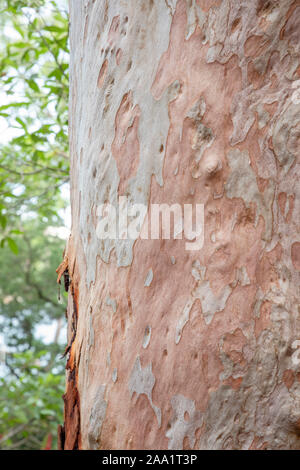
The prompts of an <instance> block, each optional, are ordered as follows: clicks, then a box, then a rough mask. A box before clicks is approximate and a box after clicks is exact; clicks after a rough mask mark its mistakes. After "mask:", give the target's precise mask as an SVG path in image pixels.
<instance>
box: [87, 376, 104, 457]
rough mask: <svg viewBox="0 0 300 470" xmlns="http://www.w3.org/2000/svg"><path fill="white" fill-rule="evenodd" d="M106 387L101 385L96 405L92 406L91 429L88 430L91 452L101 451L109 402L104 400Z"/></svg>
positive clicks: (95, 401)
mask: <svg viewBox="0 0 300 470" xmlns="http://www.w3.org/2000/svg"><path fill="white" fill-rule="evenodd" d="M105 389H106V386H105V385H100V386H99V388H98V390H97V392H96V396H95V400H94V404H93V406H92V410H91V414H90V419H89V428H88V441H89V446H90V449H91V450H97V449H99V445H100V441H99V439H100V433H101V429H102V424H103V421H104V418H105V414H106V408H107V402H106V401H105V399H104V396H105Z"/></svg>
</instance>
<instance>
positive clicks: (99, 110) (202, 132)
mask: <svg viewBox="0 0 300 470" xmlns="http://www.w3.org/2000/svg"><path fill="white" fill-rule="evenodd" d="M70 10H71V11H70V22H71V25H70V41H71V67H70V74H71V88H70V150H71V202H72V234H71V237H70V240H69V243H68V247H67V250H66V257H65V260H64V263H63V267H62V268H61V269H60V271H59V275H61V273H62V272H63V271H66V270H68V273H69V276H70V280H71V283H70V286H69V306H68V325H69V348H68V351H69V353H68V354H69V358H68V362H67V375H68V377H67V389H66V394H65V397H64V398H65V436H64V448H66V449H76V448H82V449H168V448H169V449H265V448H268V449H300V439H299V436H300V393H299V391H300V372H299V364H300V350H299V346H300V327H299V308H298V299H297V296H298V298H299V291H298V285H299V269H300V237H299V227H298V228H297V218H298V214H299V183H298V177H297V175H299V172H298V168H299V166H298V164H299V163H298V162H297V158H298V155H299V148H300V146H299V134H300V131H299V122H300V67H299V47H300V3H299V1H293V0H286V1H279V0H269V1H267V0H251V1H249V0H234V1H232V0H223V1H221V0H129V1H126V2H125V1H108V0H86V1H82V0H73V1H72V2H70ZM297 183H298V184H297ZM120 196H122V197H123V198H124V197H126V198H127V201H128V202H129V203H130V204H133V203H139V204H143V205H145V206H146V207H147V208H148V214H149V213H150V208H152V207H153V206H152V204H163V203H165V204H169V205H172V204H179V205H180V207H183V206H184V204H191V205H193V207H194V206H195V204H199V205H201V204H203V205H204V243H203V246H202V243H200V244H199V246H197V245H196V243H197V240H198V238H197V239H194V241H193V242H191V244H193V243H194V244H195V245H194V246H193V247H192V248H190V249H187V238H188V235H187V233H186V231H185V230H184V232H181V233H183V236H182V239H180V237H177V238H174V237H173V236H171V239H165V238H164V237H163V235H162V233H160V235H159V238H158V239H151V237H150V236H149V238H148V239H145V238H143V237H142V235H141V234H140V235H139V236H138V238H137V239H134V237H133V238H131V239H130V238H127V239H126V237H125V239H122V238H121V237H120V234H119V238H116V239H114V238H113V237H112V236H111V237H110V238H106V239H103V237H101V233H102V232H101V231H100V229H99V219H101V217H104V214H107V213H108V212H107V211H106V212H105V210H106V209H107V208H108V209H109V215H108V218H107V219H106V222H107V224H108V225H107V226H109V227H110V224H113V222H114V213H113V210H112V209H111V208H110V206H109V205H108V204H111V205H113V206H114V207H117V205H118V201H119V197H120ZM123 200H125V199H123ZM99 207H100V209H99ZM184 215H185V214H184ZM174 218H175V216H174ZM129 219H130V217H129ZM118 220H119V219H118ZM130 220H132V217H131V219H130ZM143 220H144V224H143V230H144V229H145V227H146V217H145V219H143ZM107 226H106V228H107ZM174 226H175V221H174V224H173V223H172V224H171V228H172V230H173V228H174ZM110 228H111V227H110ZM151 229H152V223H151ZM100 232H101V233H100ZM195 248H197V249H195Z"/></svg>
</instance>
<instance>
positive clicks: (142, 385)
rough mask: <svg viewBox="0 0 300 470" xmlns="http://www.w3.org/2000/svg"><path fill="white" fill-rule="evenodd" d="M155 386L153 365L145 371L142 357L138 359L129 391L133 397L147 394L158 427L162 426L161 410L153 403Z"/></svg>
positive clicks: (149, 365) (131, 377) (130, 380)
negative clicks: (134, 394)
mask: <svg viewBox="0 0 300 470" xmlns="http://www.w3.org/2000/svg"><path fill="white" fill-rule="evenodd" d="M154 384H155V377H154V375H153V373H152V364H151V362H150V364H148V365H147V366H146V367H145V368H144V369H143V368H142V366H141V361H140V357H139V356H138V357H137V358H136V361H135V363H134V367H133V370H132V372H131V376H130V379H129V391H130V392H131V396H132V395H133V393H134V392H136V394H137V397H136V400H137V398H138V396H139V395H142V394H145V395H147V397H148V400H149V402H150V404H151V407H152V409H153V411H154V413H155V415H156V418H157V422H158V426H159V427H160V426H161V410H160V408H158V407H157V406H155V405H154V404H153V402H152V390H153V387H154Z"/></svg>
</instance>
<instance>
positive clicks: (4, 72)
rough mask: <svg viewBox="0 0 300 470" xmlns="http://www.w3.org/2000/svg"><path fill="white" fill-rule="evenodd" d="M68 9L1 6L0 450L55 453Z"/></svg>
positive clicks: (37, 4)
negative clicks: (57, 272)
mask: <svg viewBox="0 0 300 470" xmlns="http://www.w3.org/2000/svg"><path fill="white" fill-rule="evenodd" d="M67 10H68V5H67V1H65V0H55V1H51V0H26V1H23V0H0V84H1V85H0V449H1V450H4V449H28V450H29V449H45V450H46V449H55V448H56V444H57V438H56V434H57V426H58V424H60V423H62V422H63V400H62V394H63V393H64V371H65V359H64V358H62V355H63V352H64V348H65V345H66V319H65V311H66V303H67V302H66V300H67V298H66V293H65V292H64V288H63V286H61V288H60V292H59V289H58V285H57V284H56V272H55V270H56V268H57V267H58V265H59V264H60V262H61V261H62V256H63V250H64V247H65V242H66V239H67V237H68V234H69V228H70V210H69V184H68V182H69V159H68V137H67V126H68V122H67V119H68V116H67V115H68V60H69V55H68V11H67Z"/></svg>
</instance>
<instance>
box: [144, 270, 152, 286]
mask: <svg viewBox="0 0 300 470" xmlns="http://www.w3.org/2000/svg"><path fill="white" fill-rule="evenodd" d="M152 280H153V271H152V269H149V271H148V273H147V276H146V279H145V283H144V286H145V287H149V286H150V285H151V282H152Z"/></svg>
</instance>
